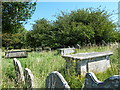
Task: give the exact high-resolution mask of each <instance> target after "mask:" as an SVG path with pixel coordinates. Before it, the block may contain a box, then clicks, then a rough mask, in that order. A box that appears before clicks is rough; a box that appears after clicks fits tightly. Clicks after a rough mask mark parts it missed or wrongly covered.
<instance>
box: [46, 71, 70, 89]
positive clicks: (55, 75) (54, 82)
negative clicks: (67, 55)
mask: <svg viewBox="0 0 120 90" xmlns="http://www.w3.org/2000/svg"><path fill="white" fill-rule="evenodd" d="M46 88H47V89H64V90H70V87H69V85H68V83H67V82H66V80H65V79H64V77H63V76H62V75H61V74H60V73H59V72H57V71H54V72H52V73H50V74H49V76H48V77H47V79H46Z"/></svg>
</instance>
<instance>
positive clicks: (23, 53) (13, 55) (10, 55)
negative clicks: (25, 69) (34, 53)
mask: <svg viewBox="0 0 120 90" xmlns="http://www.w3.org/2000/svg"><path fill="white" fill-rule="evenodd" d="M27 56H28V53H27V52H26V51H7V52H5V57H6V58H24V57H27Z"/></svg>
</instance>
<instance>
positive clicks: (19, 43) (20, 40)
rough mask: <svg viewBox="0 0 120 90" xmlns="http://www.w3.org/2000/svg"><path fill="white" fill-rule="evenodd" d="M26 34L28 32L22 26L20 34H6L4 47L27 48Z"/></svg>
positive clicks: (3, 42)
mask: <svg viewBox="0 0 120 90" xmlns="http://www.w3.org/2000/svg"><path fill="white" fill-rule="evenodd" d="M26 33H27V30H25V29H24V28H23V26H21V28H19V32H18V33H15V34H11V33H4V34H2V46H3V47H6V49H7V48H9V49H10V48H14V49H16V48H25V46H26Z"/></svg>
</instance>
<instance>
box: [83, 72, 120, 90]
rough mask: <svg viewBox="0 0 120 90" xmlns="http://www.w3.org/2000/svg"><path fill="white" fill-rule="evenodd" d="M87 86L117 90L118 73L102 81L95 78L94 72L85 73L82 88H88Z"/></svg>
mask: <svg viewBox="0 0 120 90" xmlns="http://www.w3.org/2000/svg"><path fill="white" fill-rule="evenodd" d="M88 88H89V89H90V88H103V89H104V88H108V89H110V90H111V89H112V90H118V89H120V75H114V76H112V77H109V78H108V79H106V80H105V81H104V82H102V81H99V80H98V79H97V78H96V76H95V75H94V73H92V72H90V73H87V74H86V78H85V83H84V90H86V89H87V90H88Z"/></svg>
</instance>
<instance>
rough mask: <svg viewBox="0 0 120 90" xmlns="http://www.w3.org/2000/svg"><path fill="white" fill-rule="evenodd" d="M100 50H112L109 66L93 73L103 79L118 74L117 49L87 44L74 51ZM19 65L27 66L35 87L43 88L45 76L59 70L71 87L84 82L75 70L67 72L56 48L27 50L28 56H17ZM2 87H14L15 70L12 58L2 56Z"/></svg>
mask: <svg viewBox="0 0 120 90" xmlns="http://www.w3.org/2000/svg"><path fill="white" fill-rule="evenodd" d="M101 51H113V55H112V56H111V57H110V59H111V60H110V61H111V68H109V69H108V70H107V71H106V72H103V73H95V75H96V76H97V78H98V79H99V80H101V81H104V80H105V79H107V78H108V77H111V76H113V75H115V74H118V57H119V55H118V49H116V48H112V47H110V46H94V47H93V46H89V47H82V48H81V49H80V50H76V52H75V53H81V52H101ZM18 60H19V61H20V62H21V65H22V67H23V69H24V68H29V69H30V70H31V71H32V73H33V75H34V78H35V88H45V80H46V77H47V76H48V75H49V73H50V72H52V71H59V72H60V73H61V74H62V75H63V76H64V78H65V80H66V81H67V82H68V84H69V85H70V87H71V88H82V87H83V83H84V79H85V78H84V77H82V76H80V75H76V72H73V73H72V74H70V73H68V72H69V71H67V70H66V69H65V60H64V59H63V58H62V57H61V55H57V50H55V51H49V52H29V53H28V58H18ZM2 79H3V83H2V88H16V85H15V83H14V81H15V71H14V65H13V59H5V58H2Z"/></svg>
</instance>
